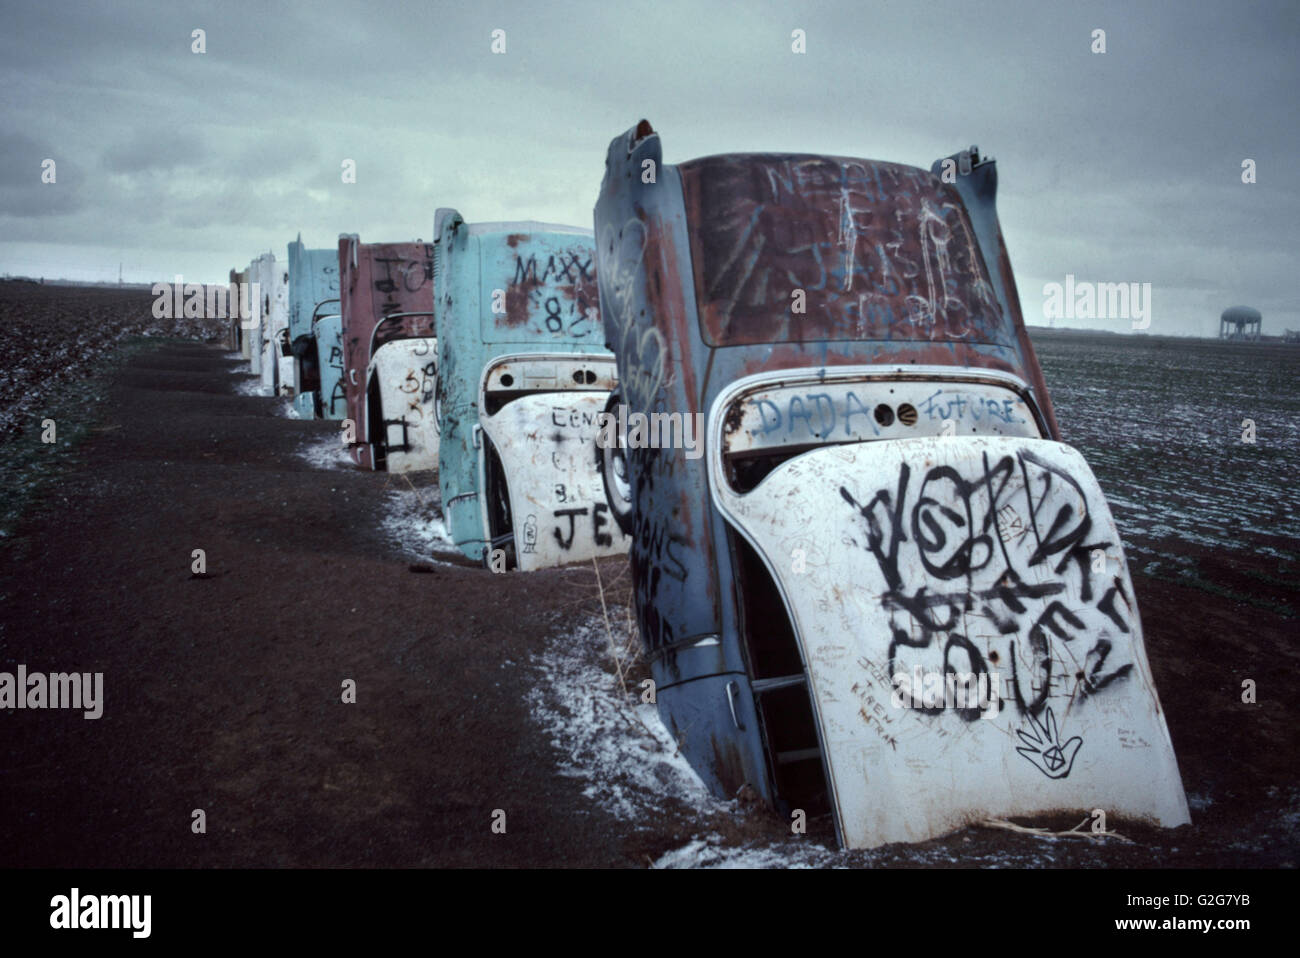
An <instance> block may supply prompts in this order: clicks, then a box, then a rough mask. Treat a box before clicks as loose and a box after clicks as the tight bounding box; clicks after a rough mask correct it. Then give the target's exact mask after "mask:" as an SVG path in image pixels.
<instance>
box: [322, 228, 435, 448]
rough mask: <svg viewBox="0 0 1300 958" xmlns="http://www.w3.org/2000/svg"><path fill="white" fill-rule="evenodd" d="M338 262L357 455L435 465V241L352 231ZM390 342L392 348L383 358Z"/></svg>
mask: <svg viewBox="0 0 1300 958" xmlns="http://www.w3.org/2000/svg"><path fill="white" fill-rule="evenodd" d="M338 262H339V275H340V284H339V290H340V297H341V299H342V303H341V305H342V309H341V310H340V313H341V316H342V330H343V375H342V380H341V381H342V388H343V394H344V396H345V398H346V402H347V417H346V418H348V419H351V420H352V422H353V423H354V425H355V430H356V432H355V435H356V441H355V442H353V443H352V444H351V445H350V446H349V452H350V454H351V456H352V461H353V462H355V463H356V464H357V465H358V466H362V467H365V468H369V469H391V470H393V471H401V470H407V469H433V468H435V467H436V466H437V423H436V417H435V414H434V391H433V378H434V377H435V376H436V372H437V371H436V368H433V369H430V368H429V362H430V358H429V357H431V356H432V354H433V350H434V344H433V341H432V325H431V319H432V315H433V247H432V245H431V244H428V243H421V242H418V241H417V242H414V243H362V242H361V240H360V239H359V238H358V237H357V236H355V235H344V236H341V237H339V249H338ZM390 344H391V345H390ZM417 347H418V354H417ZM385 349H389V350H391V351H390V352H389V353H388V354H387V355H386V356H385V357H384V358H382V359H380V361H379V362H376V359H377V358H379V353H380V352H381V351H383V350H385ZM426 370H427V371H428V372H427V374H426Z"/></svg>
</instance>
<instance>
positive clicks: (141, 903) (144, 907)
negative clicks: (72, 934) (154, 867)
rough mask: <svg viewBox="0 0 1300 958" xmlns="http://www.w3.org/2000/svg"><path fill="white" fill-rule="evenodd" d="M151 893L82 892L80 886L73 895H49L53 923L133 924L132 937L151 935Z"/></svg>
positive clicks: (63, 925)
mask: <svg viewBox="0 0 1300 958" xmlns="http://www.w3.org/2000/svg"><path fill="white" fill-rule="evenodd" d="M152 914H153V896H152V895H86V896H84V897H83V896H82V895H81V890H80V889H78V888H74V889H72V893H71V894H70V895H55V896H54V897H53V898H51V899H50V927H51V928H57V929H60V930H62V929H75V928H130V929H131V937H133V938H148V937H149V933H150V931H151V929H152V925H153V922H152V920H151V919H152Z"/></svg>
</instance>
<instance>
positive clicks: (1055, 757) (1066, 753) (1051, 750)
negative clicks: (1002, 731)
mask: <svg viewBox="0 0 1300 958" xmlns="http://www.w3.org/2000/svg"><path fill="white" fill-rule="evenodd" d="M1016 734H1017V735H1018V736H1020V741H1022V742H1024V743H1025V744H1024V745H1022V746H1017V747H1016V751H1017V752H1019V753H1020V754H1021V755H1023V756H1024V757H1025V758H1027V759H1029V761H1031V762H1033V764H1034V767H1035V768H1036V769H1038V770H1039V771H1040V772H1042V773H1043V774H1044V775H1046V776H1047V777H1048V778H1065V777H1066V776H1067V775H1069V774H1070V769H1072V768H1074V757H1075V756H1076V755H1078V754H1079V747H1080V746H1081V745H1083V739H1082V738H1080V737H1079V736H1078V735H1076V736H1074V737H1073V738H1071V739H1069V740H1068V741H1066V742H1065V743H1064V744H1062V742H1061V734H1060V731H1059V730H1058V729H1057V727H1056V716H1055V715H1053V714H1052V710H1051V709H1050V708H1049V709H1048V710H1047V712H1046V713H1045V714H1044V719H1043V721H1041V722H1040V721H1039V720H1038V719H1037V718H1035V717H1034V716H1033V715H1030V716H1029V729H1028V730H1027V731H1026V730H1025V729H1017V730H1016Z"/></svg>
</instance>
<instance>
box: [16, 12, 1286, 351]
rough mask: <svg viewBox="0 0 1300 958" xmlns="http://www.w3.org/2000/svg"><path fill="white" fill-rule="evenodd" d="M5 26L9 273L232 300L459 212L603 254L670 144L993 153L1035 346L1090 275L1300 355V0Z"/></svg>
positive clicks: (27, 16) (1184, 325)
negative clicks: (1147, 289)
mask: <svg viewBox="0 0 1300 958" xmlns="http://www.w3.org/2000/svg"><path fill="white" fill-rule="evenodd" d="M0 13H2V16H3V20H2V21H0V24H2V26H0V77H2V80H0V82H2V83H3V89H4V95H3V103H2V105H0V117H2V119H0V273H5V272H8V273H12V274H15V275H18V274H23V275H45V276H63V277H70V278H80V279H113V280H116V278H117V273H118V265H119V263H121V264H124V265H123V269H124V275H125V278H126V280H127V281H133V280H134V281H154V280H158V279H170V278H171V277H172V276H173V275H174V274H176V273H180V274H183V275H184V277H185V279H186V280H187V281H191V282H197V281H216V280H224V279H225V277H226V274H227V270H229V269H230V268H231V267H235V266H242V265H245V264H247V262H248V261H249V260H250V259H251V258H253V257H254V256H255V255H256V254H258V253H259V252H262V251H265V250H268V249H269V250H271V251H273V252H274V253H275V254H276V257H277V258H283V257H285V256H286V251H285V247H286V244H287V243H288V242H289V241H290V240H291V239H292V238H294V236H296V235H297V234H298V232H299V231H301V232H302V236H303V239H304V240H305V241H306V243H307V245H308V246H333V245H335V243H336V241H337V237H338V234H339V233H341V232H356V233H360V234H361V238H362V240H363V241H398V240H408V239H415V238H417V237H418V238H422V239H426V240H427V239H429V238H430V234H431V233H432V229H433V215H434V210H435V208H436V207H438V206H454V207H456V208H458V209H459V210H460V211H461V212H462V214H463V215H464V216H465V218H466V219H467V220H469V221H471V222H473V221H481V220H496V219H539V220H545V221H551V222H563V223H573V224H576V225H581V226H587V227H590V226H591V210H592V206H593V204H594V203H595V200H596V194H597V191H598V188H599V185H600V180H601V176H602V173H603V170H604V157H605V150H606V147H607V146H608V144H609V141H610V140H611V139H612V138H613V137H614V136H616V135H617V134H619V133H621V132H622V131H624V130H626V129H627V128H628V127H629V126H632V125H633V124H634V123H636V121H637V120H639V119H640V118H642V117H645V118H647V119H649V120H650V122H651V123H652V124H653V126H654V128H655V129H656V130H657V131H659V133H660V134H661V136H662V140H663V148H664V159H665V162H670V163H672V162H679V161H682V160H688V159H692V158H694V157H697V156H704V155H707V154H711V153H728V152H747V151H759V150H762V151H780V152H810V153H830V154H837V155H846V156H859V157H866V158H870V159H878V160H889V161H893V162H901V163H910V164H914V165H917V166H922V167H927V168H928V167H929V165H930V163H931V162H932V161H933V160H934V159H935V158H937V157H939V156H944V155H947V154H949V153H952V152H954V151H955V150H957V149H959V148H962V147H966V146H969V145H970V144H972V143H974V144H978V145H979V146H980V148H981V149H982V150H984V151H986V152H988V153H990V154H992V155H993V156H994V157H996V158H997V160H998V169H999V196H998V209H999V214H1000V217H1001V221H1002V228H1003V231H1004V233H1005V236H1006V241H1007V247H1008V250H1009V252H1010V255H1011V261H1012V265H1013V267H1014V269H1015V272H1016V280H1017V284H1018V286H1019V289H1020V296H1021V301H1022V304H1023V306H1024V311H1025V318H1026V321H1027V322H1030V323H1035V324H1037V323H1043V322H1045V321H1044V319H1043V305H1044V294H1043V286H1044V284H1046V283H1049V282H1064V280H1065V276H1066V274H1073V275H1074V276H1075V278H1076V280H1077V281H1092V282H1139V283H1151V284H1152V307H1153V308H1152V322H1151V328H1150V330H1149V331H1150V332H1153V333H1157V332H1168V333H1183V334H1204V335H1212V334H1214V333H1215V332H1217V328H1218V316H1219V313H1220V312H1221V311H1222V310H1223V308H1224V307H1226V306H1230V305H1234V304H1245V305H1250V306H1254V307H1256V308H1258V309H1260V310H1261V311H1262V312H1263V314H1264V331H1265V332H1266V333H1269V332H1271V333H1278V332H1280V331H1281V329H1282V328H1283V327H1291V328H1297V329H1300V303H1297V285H1298V284H1297V273H1298V272H1300V269H1297V266H1298V265H1300V264H1298V262H1297V257H1298V254H1300V225H1298V224H1300V185H1297V175H1296V171H1297V166H1296V164H1297V160H1298V159H1300V123H1298V122H1297V120H1296V114H1297V106H1298V101H1300V96H1298V94H1300V68H1298V66H1297V64H1298V63H1300V57H1298V56H1297V47H1298V45H1300V3H1297V2H1296V0H1283V2H1277V3H1251V2H1241V0H1232V2H1213V3H1211V2H1185V3H1184V2H1178V3H1170V2H1158V3H1157V2H1145V0H1122V2H1118V3H1094V2H1086V3H1077V4H1076V3H1069V4H1058V3H1044V2H1028V3H1014V4H1012V3H997V2H986V0H978V2H975V0H966V2H956V3H922V2H916V3H912V2H902V0H890V2H880V0H875V2H871V0H848V2H844V3H831V2H824V3H801V2H789V0H786V2H771V3H764V2H752V0H749V2H744V3H736V4H725V3H705V2H671V0H654V2H650V3H643V4H638V3H632V2H625V0H604V2H572V3H563V2H548V0H542V2H535V3H463V4H462V3H457V4H453V3H447V2H441V0H426V2H423V3H418V2H417V3H375V2H366V3H343V2H328V0H310V2H297V0H288V2H281V0H262V2H249V3H230V2H226V3H221V4H219V5H214V8H213V9H209V8H208V5H207V4H199V3H186V2H175V0H168V2H156V3H152V2H150V3H145V2H141V3H125V2H122V3H109V2H104V3H86V2H79V3H66V4H65V3H59V2H42V3H28V2H12V0H0ZM796 28H798V29H802V30H804V31H805V33H806V37H807V41H806V42H807V52H806V53H805V54H803V55H799V54H795V53H793V52H792V51H791V42H792V41H791V31H792V30H795V29H796ZM1099 28H1100V29H1103V30H1105V42H1106V52H1105V53H1103V54H1097V53H1093V52H1092V51H1091V47H1092V45H1093V39H1092V31H1093V30H1094V29H1099ZM195 29H203V30H204V31H206V37H205V42H206V52H205V53H202V54H196V53H193V52H192V51H191V47H192V44H193V42H194V41H193V40H192V37H191V34H192V31H193V30H195ZM495 29H503V30H505V31H506V52H505V54H503V55H496V54H493V53H492V51H491V44H492V36H491V34H492V31H493V30H495ZM47 158H50V159H53V160H55V163H56V167H55V170H56V182H55V183H54V184H46V183H42V182H41V173H42V161H43V160H45V159H47ZM1247 158H1249V159H1253V160H1254V161H1255V162H1256V164H1257V173H1256V175H1257V180H1258V182H1256V183H1255V184H1253V185H1246V184H1243V183H1242V168H1241V165H1242V161H1243V160H1244V159H1247ZM344 159H352V160H355V162H356V183H355V184H346V183H344V182H342V177H341V175H340V174H341V169H342V167H341V164H342V162H343V160H344ZM1070 324H1073V325H1079V326H1088V327H1094V328H1113V329H1115V330H1116V331H1120V332H1126V331H1128V329H1129V328H1130V325H1131V324H1130V323H1129V322H1126V321H1119V320H1091V321H1082V320H1075V321H1061V320H1058V321H1057V323H1056V325H1070Z"/></svg>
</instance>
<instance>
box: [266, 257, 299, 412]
mask: <svg viewBox="0 0 1300 958" xmlns="http://www.w3.org/2000/svg"><path fill="white" fill-rule="evenodd" d="M262 282H263V283H264V284H265V285H263V286H262V295H263V297H264V301H265V302H267V303H268V304H269V308H268V311H267V314H266V315H265V316H264V317H263V318H262V389H263V391H264V392H265V393H266V394H267V395H275V394H276V393H277V391H278V390H279V387H280V386H281V385H284V384H286V382H291V381H292V379H291V378H290V379H289V380H286V379H285V378H284V374H285V371H286V370H287V369H291V368H292V364H293V357H292V356H284V355H282V354H281V343H280V340H281V334H282V333H284V332H286V331H287V330H288V329H289V274H288V273H286V272H285V270H284V267H283V266H282V265H281V264H280V263H277V262H276V261H275V260H274V259H267V260H264V261H263V268H262Z"/></svg>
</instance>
